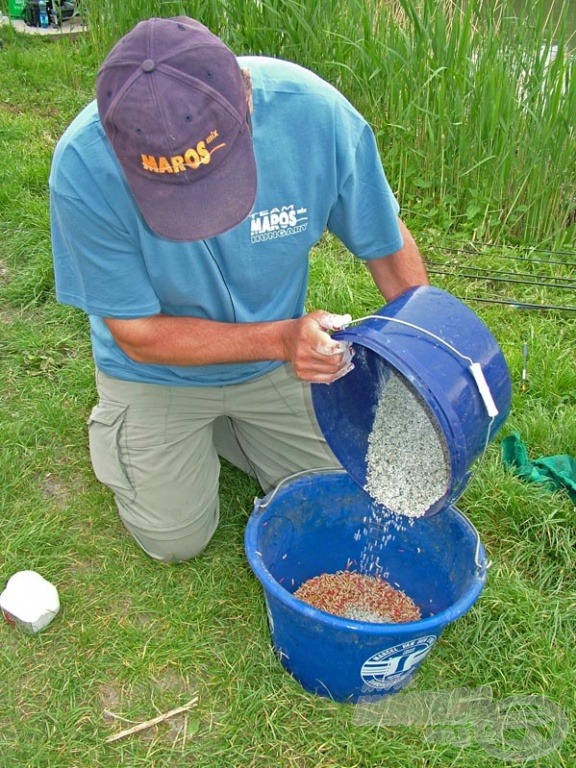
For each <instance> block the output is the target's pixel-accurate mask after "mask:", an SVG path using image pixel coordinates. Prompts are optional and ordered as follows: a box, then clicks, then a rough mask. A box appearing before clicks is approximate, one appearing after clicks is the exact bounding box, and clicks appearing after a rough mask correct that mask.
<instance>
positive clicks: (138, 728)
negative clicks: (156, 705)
mask: <svg viewBox="0 0 576 768" xmlns="http://www.w3.org/2000/svg"><path fill="white" fill-rule="evenodd" d="M197 703H198V696H194V698H193V699H190V701H189V702H188V703H187V704H184V705H183V706H181V707H176V709H171V710H170V711H169V712H164V714H163V715H158V717H153V718H152V720H146V721H145V722H143V723H138V725H135V726H133V727H132V728H126V730H125V731H120V732H119V733H115V734H114V735H113V736H108V738H107V739H106V743H107V744H109V743H111V742H112V741H119V740H120V739H125V738H126V736H132V734H134V733H139V732H140V731H145V730H146V729H147V728H152V726H153V725H158V724H159V723H163V722H164V721H165V720H169V719H170V718H171V717H174V716H175V715H180V714H182V712H187V711H188V710H189V709H192V707H195V706H196V704H197Z"/></svg>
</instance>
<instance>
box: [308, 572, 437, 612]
mask: <svg viewBox="0 0 576 768" xmlns="http://www.w3.org/2000/svg"><path fill="white" fill-rule="evenodd" d="M294 596H295V597H297V598H299V599H300V600H302V601H303V602H305V603H308V604H309V605H312V606H313V607H314V608H318V609H319V610H321V611H326V612H327V613H331V614H333V615H335V616H341V617H343V618H346V619H353V620H355V621H367V622H371V623H378V624H401V623H405V622H408V621H418V620H419V619H421V618H422V616H421V613H420V609H419V608H418V606H417V605H416V604H415V603H414V601H413V600H412V599H411V598H410V597H408V595H406V594H405V593H404V592H402V591H401V590H399V589H395V588H394V587H392V586H391V585H390V584H389V583H388V582H387V581H385V580H384V579H383V578H381V577H379V576H367V575H364V574H361V573H355V572H353V571H338V572H337V573H323V574H320V575H319V576H314V577H313V578H311V579H308V580H307V581H305V582H304V583H303V584H301V585H300V586H299V587H298V589H297V590H296V591H295V592H294Z"/></svg>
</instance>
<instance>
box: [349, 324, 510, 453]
mask: <svg viewBox="0 0 576 768" xmlns="http://www.w3.org/2000/svg"><path fill="white" fill-rule="evenodd" d="M365 320H388V321H389V322H391V323H398V324H399V325H405V326H407V327H408V328H412V329H414V330H416V331H421V332H422V333H423V334H425V335H426V336H429V337H430V338H432V339H434V340H435V341H437V342H439V343H440V344H442V345H443V346H445V347H446V348H447V349H449V350H450V352H452V353H453V354H454V355H456V356H457V357H459V358H460V359H461V360H463V361H464V362H466V363H468V371H469V372H470V375H471V376H472V378H473V379H474V383H475V384H476V387H477V388H478V392H479V394H480V397H481V399H482V402H483V403H484V407H485V408H486V412H487V413H488V416H489V418H490V421H489V422H488V428H487V430H486V439H485V441H484V449H483V451H482V456H481V459H480V460H481V461H483V460H484V457H485V455H486V451H487V450H488V445H489V444H490V438H491V435H492V427H493V426H494V421H495V420H496V416H498V413H499V411H498V407H497V405H496V403H495V402H494V398H493V396H492V392H491V391H490V387H489V386H488V382H487V381H486V377H485V376H484V371H483V370H482V366H481V365H480V363H478V362H474V360H472V358H471V357H470V356H469V355H466V354H464V353H463V352H460V350H459V349H456V347H455V346H453V345H452V344H450V343H449V342H448V341H446V339H443V338H442V337H441V336H438V334H436V333H432V331H429V330H428V329H427V328H422V326H420V325H416V323H409V322H408V321H407V320H400V318H398V317H390V316H389V315H366V316H365V317H358V318H355V319H354V320H352V321H351V322H350V323H349V325H352V324H354V323H363V322H364V321H365ZM346 327H348V326H346Z"/></svg>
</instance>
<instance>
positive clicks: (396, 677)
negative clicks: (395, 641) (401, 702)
mask: <svg viewBox="0 0 576 768" xmlns="http://www.w3.org/2000/svg"><path fill="white" fill-rule="evenodd" d="M435 642H436V637H435V636H434V635H427V636H426V637H418V638H416V639H415V640H407V641H406V642H405V643H400V644H399V645H395V646H394V647H393V648H386V649H384V650H383V651H379V652H378V653H375V654H374V655H373V656H370V658H369V659H366V661H365V662H364V664H362V669H361V670H360V675H361V677H362V680H363V681H364V684H365V685H367V686H368V687H369V688H372V689H374V690H377V691H388V690H390V689H392V688H395V687H396V686H398V685H400V684H401V683H403V682H404V681H405V680H407V678H409V677H410V676H411V675H412V674H413V673H414V672H415V671H416V667H418V666H419V665H420V663H421V662H422V661H423V660H424V658H425V657H426V656H427V655H428V653H429V651H430V649H431V648H432V646H433V645H434V643H435Z"/></svg>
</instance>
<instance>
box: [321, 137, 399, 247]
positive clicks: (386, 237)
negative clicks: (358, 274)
mask: <svg viewBox="0 0 576 768" xmlns="http://www.w3.org/2000/svg"><path fill="white" fill-rule="evenodd" d="M350 154H351V155H352V158H351V163H350V164H349V165H348V166H346V168H345V172H344V173H343V174H342V180H341V182H340V186H339V192H338V198H337V200H336V202H335V204H334V206H333V207H332V210H331V212H330V217H329V220H328V229H329V230H330V231H331V232H332V233H333V234H335V235H336V236H337V237H338V238H339V239H340V240H342V242H343V243H344V245H345V246H346V247H347V248H348V249H349V250H350V251H351V252H352V253H353V254H355V255H356V256H358V257H359V258H362V259H371V258H378V257H382V256H388V255H390V254H392V253H395V252H396V251H398V250H400V249H401V248H402V245H403V242H402V235H401V233H400V227H399V224H398V213H399V210H400V207H399V205H398V202H397V201H396V199H395V197H394V195H393V193H392V190H391V189H390V185H389V183H388V180H387V178H386V174H385V172H384V168H383V166H382V161H381V159H380V154H379V152H378V146H377V144H376V139H375V137H374V133H373V132H372V129H371V128H370V126H369V125H368V124H366V123H365V124H364V129H363V131H362V132H361V134H360V138H359V140H358V143H357V144H356V147H355V149H354V150H353V151H352V152H351V153H350Z"/></svg>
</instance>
